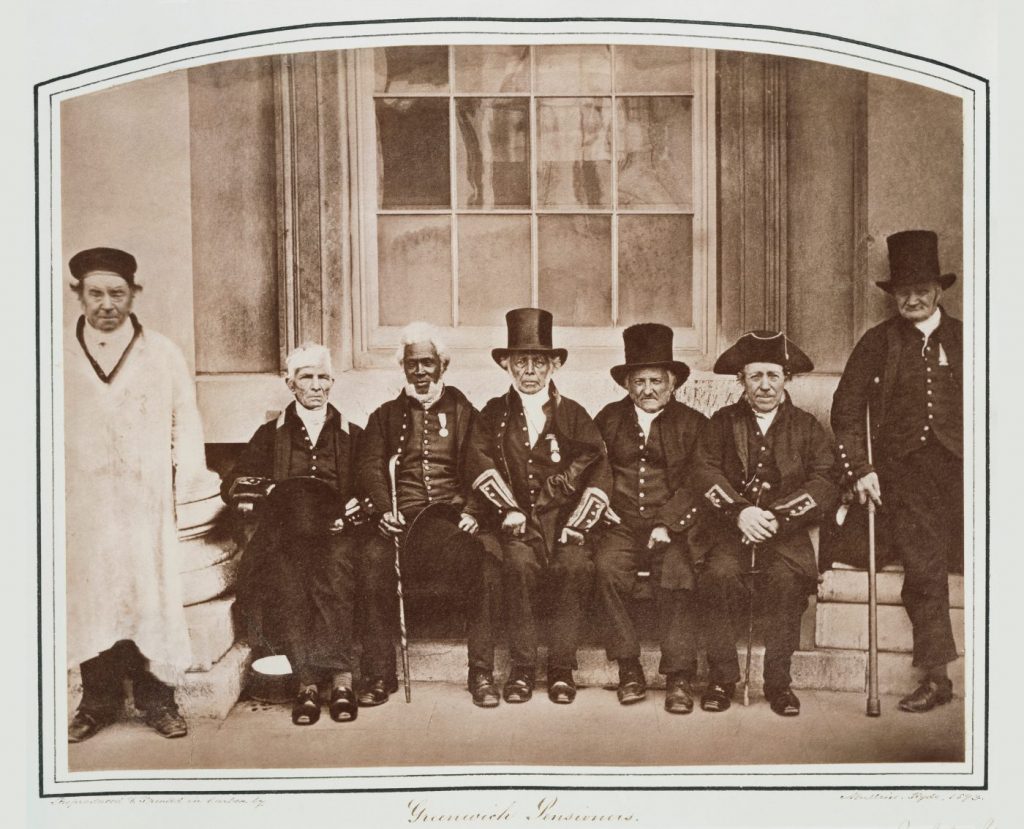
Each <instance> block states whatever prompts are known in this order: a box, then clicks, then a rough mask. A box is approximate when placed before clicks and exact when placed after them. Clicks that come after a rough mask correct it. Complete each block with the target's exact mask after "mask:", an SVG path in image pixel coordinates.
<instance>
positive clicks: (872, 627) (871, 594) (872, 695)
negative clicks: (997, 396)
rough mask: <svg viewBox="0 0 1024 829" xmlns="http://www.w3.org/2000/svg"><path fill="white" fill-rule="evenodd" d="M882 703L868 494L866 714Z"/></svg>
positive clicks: (872, 509)
mask: <svg viewBox="0 0 1024 829" xmlns="http://www.w3.org/2000/svg"><path fill="white" fill-rule="evenodd" d="M865 420H866V425H867V434H866V435H865V437H866V438H867V450H868V463H869V464H873V459H872V453H871V406H870V405H869V406H868V407H867V410H866V414H865ZM881 713H882V703H881V701H880V700H879V698H878V584H877V579H876V571H875V502H874V500H873V499H872V498H871V496H870V495H868V704H867V715H868V716H869V717H878V716H880V715H881Z"/></svg>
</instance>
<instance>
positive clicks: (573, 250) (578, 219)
mask: <svg viewBox="0 0 1024 829" xmlns="http://www.w3.org/2000/svg"><path fill="white" fill-rule="evenodd" d="M537 234H538V235H537V243H538V253H539V258H540V263H539V285H538V288H539V300H540V306H541V307H542V308H547V309H548V310H549V311H551V313H552V314H554V317H555V325H570V326H606V325H611V320H612V287H611V286H612V272H611V218H610V217H609V216H579V215H577V216H552V215H546V216H538V217H537Z"/></svg>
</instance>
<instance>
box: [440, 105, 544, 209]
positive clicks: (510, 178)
mask: <svg viewBox="0 0 1024 829" xmlns="http://www.w3.org/2000/svg"><path fill="white" fill-rule="evenodd" d="M529 108H530V102H529V99H527V98H460V99H458V100H457V101H456V109H455V113H456V119H457V121H458V125H459V131H458V139H457V156H456V158H457V162H456V163H457V164H458V199H459V207H520V208H528V207H529V206H530V115H529Z"/></svg>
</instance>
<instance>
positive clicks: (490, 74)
mask: <svg viewBox="0 0 1024 829" xmlns="http://www.w3.org/2000/svg"><path fill="white" fill-rule="evenodd" d="M455 91H456V92H529V91H530V47H529V46H456V47H455Z"/></svg>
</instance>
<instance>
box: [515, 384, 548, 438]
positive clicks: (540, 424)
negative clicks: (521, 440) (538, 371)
mask: <svg viewBox="0 0 1024 829" xmlns="http://www.w3.org/2000/svg"><path fill="white" fill-rule="evenodd" d="M512 388H513V389H515V392H516V394H518V395H519V399H520V400H521V401H522V403H523V413H524V414H525V415H526V429H527V433H528V434H529V436H530V446H534V445H535V444H536V443H537V438H538V437H540V433H541V432H542V431H543V430H544V423H545V422H546V421H547V415H545V414H544V404H545V403H547V402H548V401H549V400H550V399H551V393H550V392H549V391H548V387H547V386H544V388H542V389H541V390H540V391H538V392H537V393H535V394H523V393H522V392H521V391H519V389H517V388H516V387H515V386H512Z"/></svg>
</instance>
